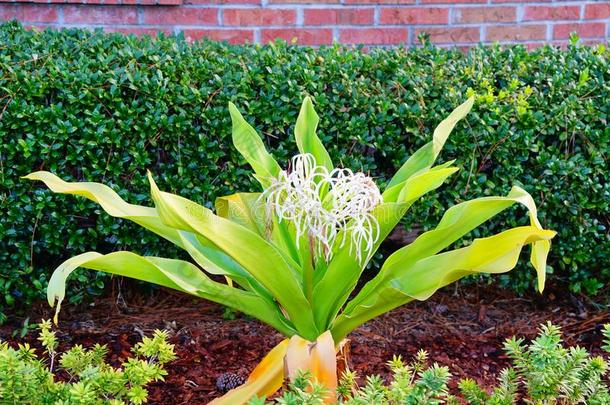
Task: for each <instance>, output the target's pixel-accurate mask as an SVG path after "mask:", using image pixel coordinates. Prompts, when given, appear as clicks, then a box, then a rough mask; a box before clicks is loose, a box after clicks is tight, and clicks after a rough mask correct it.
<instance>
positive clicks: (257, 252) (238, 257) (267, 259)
mask: <svg viewBox="0 0 610 405" xmlns="http://www.w3.org/2000/svg"><path fill="white" fill-rule="evenodd" d="M148 177H149V180H150V186H151V195H152V198H153V201H154V202H155V205H156V207H157V212H158V213H159V217H160V218H161V221H163V223H164V224H166V225H168V226H171V227H174V228H178V229H184V230H186V231H190V232H195V233H197V234H199V235H202V236H203V237H205V238H207V239H209V240H210V241H211V242H212V243H214V244H215V245H216V246H218V247H219V248H220V249H222V250H223V251H224V252H225V253H226V254H227V255H229V256H230V257H232V258H233V259H234V260H235V261H236V262H237V263H239V264H240V265H241V266H242V267H243V268H244V269H245V270H246V271H247V272H248V273H249V274H250V275H251V276H252V277H254V278H255V279H256V280H257V281H258V282H259V283H260V284H261V285H262V286H263V287H265V288H266V289H267V290H268V291H269V292H270V293H271V294H272V295H273V297H274V298H275V299H276V300H277V301H278V302H279V303H280V304H281V306H282V307H283V308H284V310H285V311H286V312H287V313H288V315H289V318H290V320H291V321H292V322H293V323H294V324H295V326H296V327H297V329H298V330H299V333H300V334H301V336H304V337H311V336H313V337H314V338H315V337H317V335H318V331H317V329H316V328H315V324H314V322H313V315H312V312H311V307H310V304H309V302H308V301H307V299H306V298H305V296H304V294H303V290H302V288H301V286H300V285H299V284H298V282H297V281H296V280H297V279H296V277H295V276H296V275H297V274H298V271H297V270H296V269H297V268H298V264H297V263H294V262H287V261H286V258H285V257H284V256H282V254H281V253H280V252H278V251H277V250H276V249H275V247H274V246H273V245H271V244H270V243H269V242H267V241H266V240H265V239H263V238H261V237H260V236H259V235H258V234H257V233H255V232H253V231H251V230H249V229H248V228H245V227H243V226H241V225H239V224H237V223H235V222H232V221H230V220H228V219H226V218H222V217H220V216H218V215H214V213H213V212H212V211H210V210H209V209H207V208H205V207H203V206H201V205H199V204H197V203H195V202H193V201H190V200H188V199H186V198H183V197H180V196H177V195H174V194H170V193H166V192H162V191H160V190H159V189H158V187H157V185H156V184H155V182H154V180H153V178H152V176H151V175H150V173H149V175H148Z"/></svg>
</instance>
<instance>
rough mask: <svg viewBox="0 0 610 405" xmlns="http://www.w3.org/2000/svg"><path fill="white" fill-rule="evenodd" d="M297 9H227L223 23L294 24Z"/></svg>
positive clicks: (247, 24)
mask: <svg viewBox="0 0 610 405" xmlns="http://www.w3.org/2000/svg"><path fill="white" fill-rule="evenodd" d="M295 22H296V12H295V10H278V9H260V8H258V9H225V10H223V23H224V24H225V25H239V26H249V25H294V23H295Z"/></svg>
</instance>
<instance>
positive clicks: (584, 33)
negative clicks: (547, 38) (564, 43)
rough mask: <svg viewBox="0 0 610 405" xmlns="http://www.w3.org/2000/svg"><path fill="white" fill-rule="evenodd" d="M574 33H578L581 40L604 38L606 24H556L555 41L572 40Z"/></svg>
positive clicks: (554, 29)
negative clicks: (571, 34) (571, 35)
mask: <svg viewBox="0 0 610 405" xmlns="http://www.w3.org/2000/svg"><path fill="white" fill-rule="evenodd" d="M572 32H576V33H577V34H578V36H579V37H580V38H604V36H605V35H606V24H604V23H601V22H600V23H597V22H590V23H585V24H576V23H569V24H556V25H554V26H553V39H567V38H570V33H572Z"/></svg>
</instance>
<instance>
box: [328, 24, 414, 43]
mask: <svg viewBox="0 0 610 405" xmlns="http://www.w3.org/2000/svg"><path fill="white" fill-rule="evenodd" d="M407 34H408V32H407V29H406V28H362V29H358V28H346V29H342V30H341V31H340V33H339V35H340V42H341V43H342V44H363V45H386V44H399V43H404V42H407V39H408V35H407Z"/></svg>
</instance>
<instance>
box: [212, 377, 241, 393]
mask: <svg viewBox="0 0 610 405" xmlns="http://www.w3.org/2000/svg"><path fill="white" fill-rule="evenodd" d="M245 382H246V380H245V379H244V378H243V377H241V376H239V375H237V374H235V373H222V374H221V375H219V376H218V378H217V379H216V389H217V390H218V391H220V392H223V393H224V392H227V391H230V390H232V389H233V388H237V387H239V386H240V385H242V384H243V383H245Z"/></svg>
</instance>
